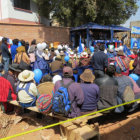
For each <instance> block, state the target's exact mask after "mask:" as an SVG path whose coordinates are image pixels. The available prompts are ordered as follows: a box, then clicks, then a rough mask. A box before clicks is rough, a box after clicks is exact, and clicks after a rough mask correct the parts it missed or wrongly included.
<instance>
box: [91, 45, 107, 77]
mask: <svg viewBox="0 0 140 140" xmlns="http://www.w3.org/2000/svg"><path fill="white" fill-rule="evenodd" d="M99 50H100V51H98V52H95V53H94V55H93V56H92V59H91V63H92V65H93V68H94V73H95V77H96V78H97V75H104V72H105V70H106V68H107V67H108V57H107V55H106V54H105V53H104V50H105V46H104V45H100V46H99Z"/></svg>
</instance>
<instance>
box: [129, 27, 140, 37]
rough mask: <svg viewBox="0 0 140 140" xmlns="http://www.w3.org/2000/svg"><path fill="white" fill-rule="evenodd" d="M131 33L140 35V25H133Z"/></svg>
mask: <svg viewBox="0 0 140 140" xmlns="http://www.w3.org/2000/svg"><path fill="white" fill-rule="evenodd" d="M131 34H138V35H140V27H136V26H133V27H132V30H131Z"/></svg>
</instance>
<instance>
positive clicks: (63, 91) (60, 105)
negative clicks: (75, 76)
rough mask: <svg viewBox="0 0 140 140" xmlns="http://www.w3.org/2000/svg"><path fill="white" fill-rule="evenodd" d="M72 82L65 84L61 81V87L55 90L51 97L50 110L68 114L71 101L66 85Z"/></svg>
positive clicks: (63, 114) (64, 114)
mask: <svg viewBox="0 0 140 140" xmlns="http://www.w3.org/2000/svg"><path fill="white" fill-rule="evenodd" d="M72 83H73V81H71V82H70V83H68V84H67V85H64V82H63V81H61V87H60V88H59V89H58V90H57V91H56V92H55V94H54V97H53V99H52V104H53V106H52V112H53V113H57V114H61V115H62V116H68V114H69V113H70V111H71V104H72V103H71V101H70V99H69V93H68V87H69V86H70V85H71V84H72Z"/></svg>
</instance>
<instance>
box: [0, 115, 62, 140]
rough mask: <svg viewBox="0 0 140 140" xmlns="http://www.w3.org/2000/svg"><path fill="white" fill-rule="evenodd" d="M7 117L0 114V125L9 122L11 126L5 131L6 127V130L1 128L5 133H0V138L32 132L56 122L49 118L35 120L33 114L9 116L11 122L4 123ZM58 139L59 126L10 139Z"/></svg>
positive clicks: (59, 137)
mask: <svg viewBox="0 0 140 140" xmlns="http://www.w3.org/2000/svg"><path fill="white" fill-rule="evenodd" d="M7 116H9V115H4V116H3V115H2V114H0V120H2V121H0V122H1V124H2V123H4V125H5V124H6V123H10V122H11V123H12V125H11V126H10V129H7V128H8V127H6V128H4V127H3V130H4V129H5V131H2V132H1V131H0V138H2V137H6V136H7V137H8V136H12V135H15V134H19V133H22V132H26V131H30V130H34V129H37V128H40V127H43V126H47V125H49V124H53V123H55V122H57V120H53V119H51V118H49V117H46V118H44V117H43V118H42V119H37V118H36V114H34V113H33V114H26V115H21V116H16V115H10V118H11V120H10V121H9V122H4V121H5V120H7ZM1 133H3V135H1ZM60 139H61V136H60V131H59V126H58V127H53V128H52V129H44V130H40V131H37V132H33V133H30V134H26V135H22V136H19V137H16V138H12V140H60Z"/></svg>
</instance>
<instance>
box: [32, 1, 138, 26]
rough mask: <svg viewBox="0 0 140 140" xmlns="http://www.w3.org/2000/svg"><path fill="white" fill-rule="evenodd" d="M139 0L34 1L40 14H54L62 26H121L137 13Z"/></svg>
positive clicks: (47, 15)
mask: <svg viewBox="0 0 140 140" xmlns="http://www.w3.org/2000/svg"><path fill="white" fill-rule="evenodd" d="M137 1H138V0H34V2H36V3H37V4H38V5H39V13H40V15H43V16H45V17H47V18H48V17H49V14H50V13H53V18H54V19H56V20H57V21H58V22H59V23H60V24H61V25H62V26H72V27H74V26H79V25H82V24H85V23H88V22H95V23H98V24H103V25H108V24H114V25H119V24H122V23H124V22H125V21H126V20H127V19H128V18H129V17H130V16H131V15H134V14H135V13H136V11H137V8H138V6H137V4H136V2H137Z"/></svg>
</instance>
